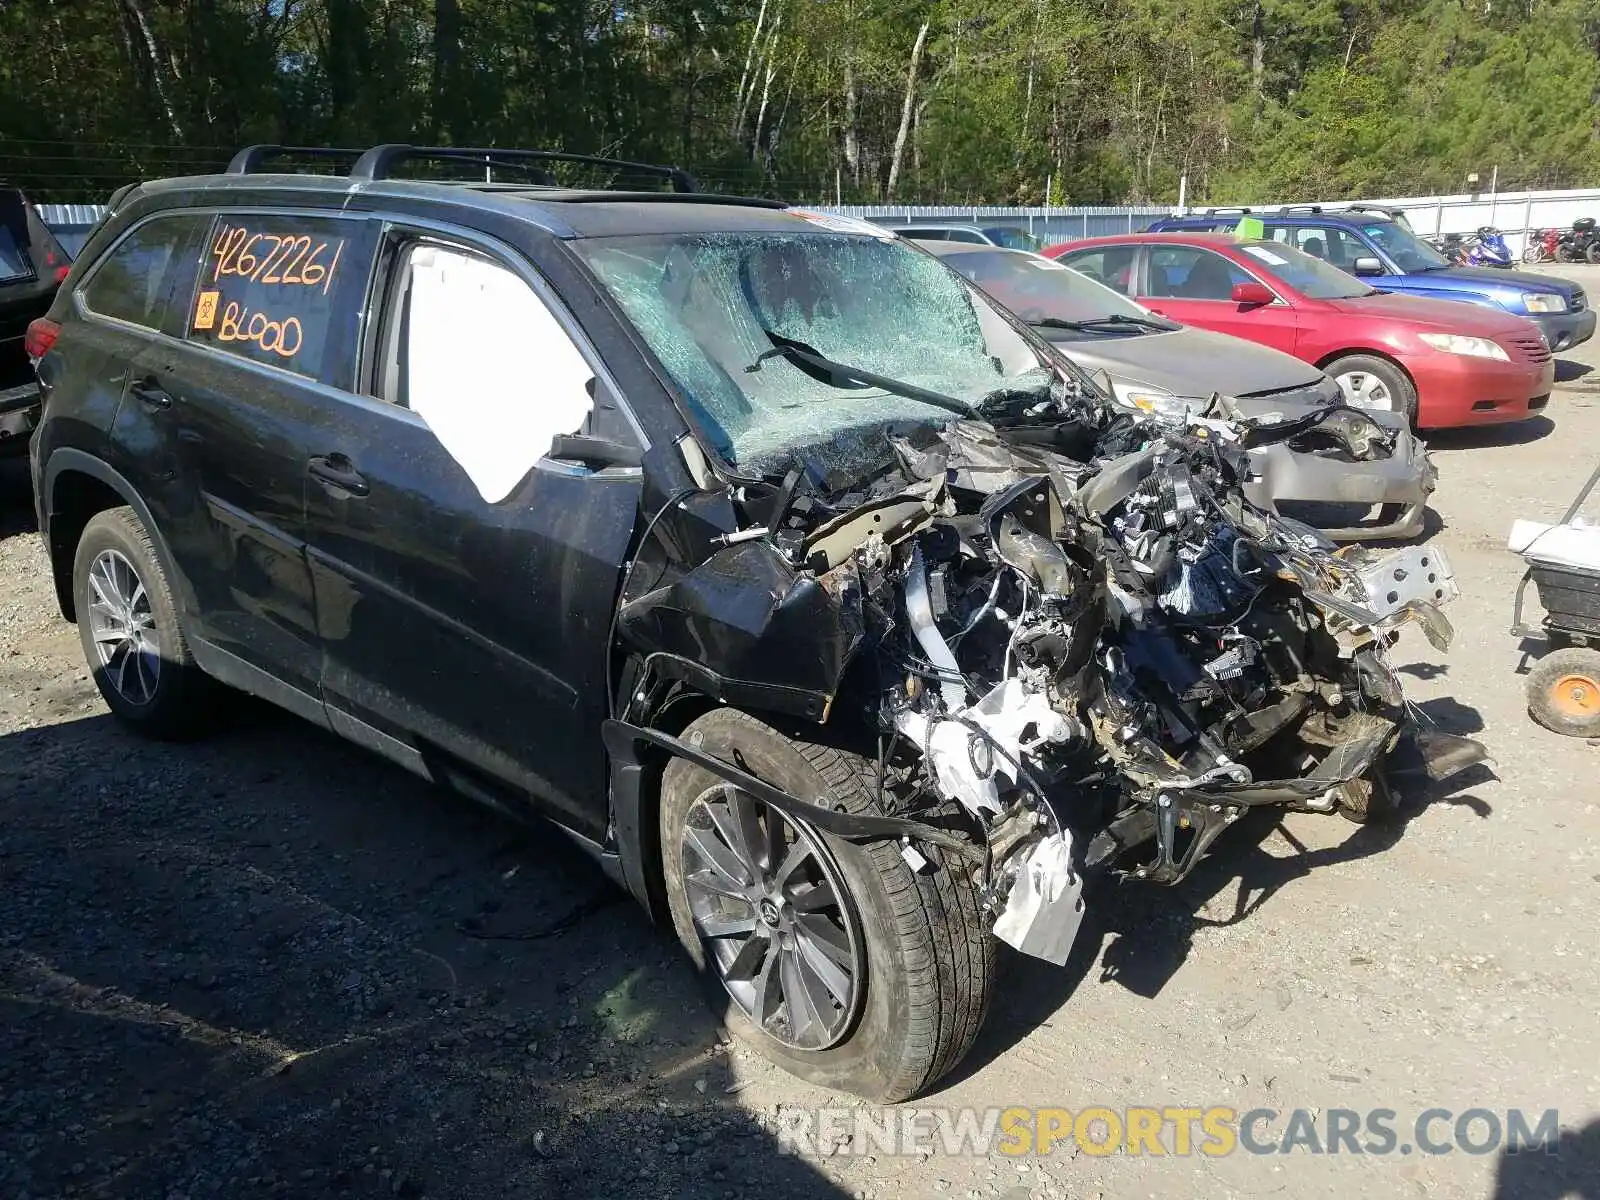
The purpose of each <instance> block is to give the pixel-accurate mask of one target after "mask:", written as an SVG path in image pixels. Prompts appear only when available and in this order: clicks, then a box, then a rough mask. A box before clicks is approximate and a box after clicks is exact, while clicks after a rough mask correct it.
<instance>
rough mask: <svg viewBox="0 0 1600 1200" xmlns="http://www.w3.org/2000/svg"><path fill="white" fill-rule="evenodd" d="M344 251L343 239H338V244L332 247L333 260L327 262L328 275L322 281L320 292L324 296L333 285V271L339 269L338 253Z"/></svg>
mask: <svg viewBox="0 0 1600 1200" xmlns="http://www.w3.org/2000/svg"><path fill="white" fill-rule="evenodd" d="M343 253H344V239H343V238H340V239H339V244H338V245H337V246H335V247H334V248H333V261H332V262H331V263H329V264H328V277H327V279H326V280H324V281H323V284H322V294H323V295H324V296H326V295H327V294H328V289H329V288H331V287H332V286H333V273H334V272H335V271H337V270H338V269H339V255H341V254H343Z"/></svg>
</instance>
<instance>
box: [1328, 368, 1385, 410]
mask: <svg viewBox="0 0 1600 1200" xmlns="http://www.w3.org/2000/svg"><path fill="white" fill-rule="evenodd" d="M1335 382H1336V383H1338V385H1339V389H1340V390H1341V391H1343V392H1344V399H1345V403H1346V404H1350V405H1353V406H1354V407H1356V408H1370V409H1376V410H1377V411H1379V412H1393V411H1394V393H1392V392H1391V391H1390V390H1389V385H1388V384H1387V383H1385V382H1384V381H1383V380H1381V379H1379V378H1378V377H1377V376H1376V375H1374V374H1372V372H1370V371H1347V372H1346V373H1345V374H1343V375H1340V376H1337V377H1336V379H1335Z"/></svg>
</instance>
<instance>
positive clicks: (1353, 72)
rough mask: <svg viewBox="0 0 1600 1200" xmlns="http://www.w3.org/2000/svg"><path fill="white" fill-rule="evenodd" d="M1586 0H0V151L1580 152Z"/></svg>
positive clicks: (838, 167) (954, 175)
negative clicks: (384, 147) (252, 147)
mask: <svg viewBox="0 0 1600 1200" xmlns="http://www.w3.org/2000/svg"><path fill="white" fill-rule="evenodd" d="M1597 96H1600V0H1519V2H1516V3H1511V2H1508V0H936V2H926V0H636V2H634V3H626V2H624V3H617V2H614V0H613V2H605V0H0V178H9V179H12V180H14V181H17V182H21V183H23V184H24V185H26V186H29V187H31V188H32V189H33V190H34V191H35V192H37V193H40V194H41V195H42V196H43V197H45V198H51V199H62V200H68V199H94V198H97V197H99V196H101V195H103V194H104V193H105V192H106V191H107V190H109V188H110V187H112V186H115V185H116V184H117V183H120V182H123V181H126V180H128V179H133V178H138V177H148V176H151V175H160V174H173V173H182V172H186V171H194V170H205V169H211V168H212V167H213V166H215V165H216V164H217V163H219V162H220V161H224V160H225V158H226V154H227V151H228V150H229V149H230V148H232V147H236V146H239V145H242V144H246V143H251V142H279V143H289V144H311V145H348V146H364V145H370V144H372V143H375V142H379V141H416V142H423V141H425V142H428V143H443V144H451V145H458V146H473V145H499V146H544V147H553V148H561V149H566V150H573V151H585V152H591V153H612V154H621V155H626V156H630V157H639V158H647V159H651V160H656V161H672V162H676V163H679V164H682V165H684V166H688V167H690V168H691V169H694V170H695V171H697V172H698V173H700V174H701V175H702V177H703V178H705V179H706V180H708V181H709V182H710V183H712V184H714V185H716V186H718V187H721V188H730V189H735V190H741V191H746V192H760V193H769V194H777V195H784V196H789V197H793V198H795V199H801V200H810V201H832V200H834V199H836V198H837V199H841V200H843V201H845V202H846V203H849V202H878V201H885V200H894V201H901V202H924V203H1023V204H1037V203H1057V204H1061V203H1073V204H1093V203H1118V202H1140V201H1171V200H1173V199H1175V198H1176V196H1177V192H1178V181H1179V178H1180V176H1185V175H1186V176H1187V177H1188V179H1189V195H1190V197H1191V198H1192V199H1196V200H1205V199H1212V200H1217V201H1235V202H1241V201H1255V200H1262V201H1264V200H1272V199H1291V198H1308V197H1328V198H1336V197H1340V196H1358V195H1367V196H1371V195H1381V194H1397V193H1406V194H1409V193H1424V192H1429V191H1437V190H1443V191H1458V190H1461V189H1462V186H1463V181H1464V179H1465V177H1466V175H1467V173H1468V172H1478V173H1480V175H1481V177H1482V180H1483V182H1484V184H1485V185H1487V183H1488V181H1489V179H1490V177H1491V172H1494V171H1495V170H1496V169H1497V170H1498V179H1499V184H1500V186H1501V188H1502V189H1510V188H1514V187H1529V186H1532V187H1561V186H1581V185H1587V184H1592V183H1594V182H1596V180H1597V178H1600V130H1597V113H1600V107H1597V106H1596V100H1597Z"/></svg>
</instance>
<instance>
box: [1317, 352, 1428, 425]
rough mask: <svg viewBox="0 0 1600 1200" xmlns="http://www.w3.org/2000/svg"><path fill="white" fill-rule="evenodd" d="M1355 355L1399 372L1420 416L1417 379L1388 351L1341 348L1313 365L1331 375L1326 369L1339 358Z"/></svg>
mask: <svg viewBox="0 0 1600 1200" xmlns="http://www.w3.org/2000/svg"><path fill="white" fill-rule="evenodd" d="M1357 355H1363V356H1365V357H1367V358H1377V359H1382V360H1383V361H1384V362H1386V363H1388V364H1389V365H1390V366H1391V367H1393V368H1394V369H1395V370H1396V371H1399V372H1400V374H1401V375H1403V376H1405V381H1406V382H1407V383H1409V384H1410V385H1411V394H1412V395H1413V396H1414V397H1415V398H1416V403H1417V414H1418V415H1419V416H1420V415H1421V413H1422V389H1421V388H1419V387H1418V386H1417V377H1416V376H1415V375H1413V374H1412V373H1411V372H1410V371H1408V370H1407V369H1406V365H1405V363H1403V362H1401V361H1400V360H1399V359H1398V358H1396V357H1395V356H1394V354H1392V353H1391V352H1390V351H1388V350H1383V349H1380V348H1378V347H1375V346H1341V347H1340V348H1339V349H1337V350H1334V351H1331V352H1329V353H1327V354H1324V355H1323V356H1322V357H1321V358H1319V359H1318V360H1317V361H1316V363H1315V364H1314V365H1315V366H1316V368H1317V369H1318V370H1319V371H1328V373H1329V374H1330V375H1331V374H1332V371H1329V370H1328V369H1329V368H1330V367H1332V366H1333V364H1334V363H1336V362H1338V361H1339V360H1340V359H1341V358H1354V357H1355V356H1357Z"/></svg>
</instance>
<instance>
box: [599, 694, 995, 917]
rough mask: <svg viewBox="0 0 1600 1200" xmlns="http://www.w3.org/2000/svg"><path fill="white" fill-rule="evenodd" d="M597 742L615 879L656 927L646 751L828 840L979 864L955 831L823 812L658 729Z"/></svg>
mask: <svg viewBox="0 0 1600 1200" xmlns="http://www.w3.org/2000/svg"><path fill="white" fill-rule="evenodd" d="M601 737H602V739H603V740H604V742H605V747H606V754H607V756H608V758H609V759H610V762H611V818H612V836H613V839H614V840H615V843H616V850H617V857H618V859H619V860H620V862H621V867H622V880H623V883H624V885H625V886H626V887H627V889H628V891H629V892H630V893H631V894H632V895H633V896H634V897H635V898H636V899H638V900H639V902H640V903H642V904H643V905H644V906H645V909H646V911H648V912H649V913H650V915H651V917H652V919H655V920H658V921H659V920H661V919H662V918H663V916H664V913H665V908H664V897H662V896H660V895H658V894H654V893H653V891H652V888H651V886H650V878H651V873H650V870H649V866H650V864H649V862H648V859H649V856H650V854H651V853H652V852H653V848H654V846H655V838H654V836H653V832H654V831H653V830H647V829H645V828H644V827H643V825H644V822H643V813H644V809H645V804H644V800H645V797H644V794H643V781H644V776H645V765H644V761H643V759H644V757H645V754H646V753H647V752H649V751H654V752H656V753H657V754H662V753H664V754H665V755H666V756H667V757H671V758H683V759H687V760H688V761H690V762H692V763H694V764H695V765H696V766H698V767H701V768H703V769H704V770H707V771H709V772H711V774H713V775H715V776H717V777H718V778H719V779H725V780H727V781H728V782H729V783H732V784H735V785H736V786H738V787H740V788H742V789H744V790H745V791H747V792H749V793H750V794H751V795H752V796H754V797H756V799H758V800H760V801H762V802H763V803H766V804H770V805H772V807H773V808H776V809H777V810H778V811H779V812H782V813H785V814H787V815H789V816H792V817H797V818H799V819H800V820H802V821H805V822H807V823H809V824H811V825H814V826H815V827H816V828H818V829H820V830H822V831H823V832H824V833H831V834H833V835H834V836H835V837H840V838H846V839H852V840H855V839H860V840H874V841H875V840H881V839H884V838H895V839H898V838H911V839H912V840H914V841H922V842H927V843H929V844H931V845H935V846H940V847H943V848H944V849H946V850H949V851H951V852H952V853H955V854H958V855H960V856H961V857H962V858H965V859H967V860H969V861H971V862H973V863H979V864H981V863H982V862H983V861H984V859H985V857H986V853H987V851H986V847H985V846H984V845H983V844H982V843H980V842H976V841H974V840H972V839H971V838H969V837H963V836H962V835H961V834H960V833H959V832H957V831H956V830H953V829H943V828H940V827H939V826H937V825H932V824H929V823H928V822H926V821H917V820H913V819H911V818H909V817H886V816H870V815H869V816H863V815H861V814H858V813H848V812H838V811H836V810H834V809H831V808H824V807H823V806H822V805H820V804H817V803H814V802H813V801H810V800H802V799H801V798H800V797H799V796H794V795H791V794H790V793H788V792H786V791H784V790H782V789H781V788H778V787H774V786H773V785H772V784H770V783H767V782H766V781H765V780H762V779H759V778H757V777H756V776H754V775H752V774H750V773H749V772H748V771H745V770H742V769H740V768H739V767H737V766H735V765H733V764H732V763H729V762H725V761H724V760H722V759H720V758H717V757H716V756H715V755H712V754H707V753H706V752H705V751H704V750H700V749H697V748H696V747H694V746H691V745H690V744H689V743H688V742H685V741H684V740H683V739H681V738H676V737H673V736H672V735H671V734H666V733H662V732H661V731H660V730H656V729H649V728H646V727H644V726H642V725H632V724H629V723H628V722H627V721H617V720H608V721H606V722H605V723H604V724H603V725H602V726H601Z"/></svg>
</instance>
